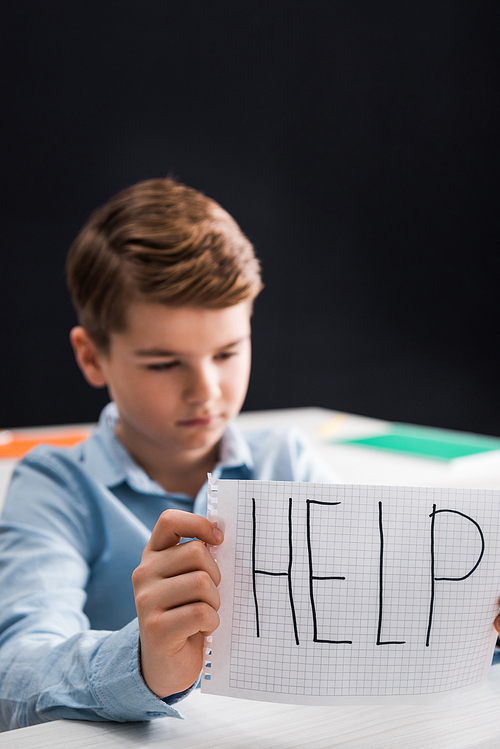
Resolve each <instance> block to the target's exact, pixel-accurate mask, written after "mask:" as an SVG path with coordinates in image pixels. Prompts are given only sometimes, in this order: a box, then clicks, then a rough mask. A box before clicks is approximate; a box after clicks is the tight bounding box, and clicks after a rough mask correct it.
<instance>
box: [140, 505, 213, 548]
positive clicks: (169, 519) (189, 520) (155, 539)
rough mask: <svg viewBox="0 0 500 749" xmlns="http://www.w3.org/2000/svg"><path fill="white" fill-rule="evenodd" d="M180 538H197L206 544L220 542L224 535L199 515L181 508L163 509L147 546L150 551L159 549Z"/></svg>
mask: <svg viewBox="0 0 500 749" xmlns="http://www.w3.org/2000/svg"><path fill="white" fill-rule="evenodd" d="M181 538H199V539H200V541H204V542H205V543H207V544H220V543H221V542H222V540H223V538H224V536H223V534H222V532H221V531H220V530H219V529H218V528H216V527H215V526H214V525H212V523H211V522H210V521H209V520H207V519H206V518H204V517H202V516H201V515H194V514H193V513H191V512H183V511H182V510H165V512H162V514H161V515H160V517H159V518H158V521H157V523H156V525H155V527H154V528H153V533H152V534H151V538H150V539H149V542H148V545H147V546H148V547H149V548H150V549H151V550H152V551H160V550H161V549H168V548H169V547H171V546H175V544H178V543H179V541H180V540H181Z"/></svg>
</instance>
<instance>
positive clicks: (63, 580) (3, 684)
mask: <svg viewBox="0 0 500 749" xmlns="http://www.w3.org/2000/svg"><path fill="white" fill-rule="evenodd" d="M2 516H3V517H2V522H1V524H0V590H1V591H2V605H1V607H0V729H3V730H5V729H12V728H19V727H23V726H28V725H32V724H34V723H41V722H45V721H49V720H55V719H60V718H75V719H80V720H95V721H101V720H113V721H137V720H149V719H150V718H155V717H159V716H167V715H168V716H172V717H177V718H179V717H182V716H181V715H180V713H179V712H178V711H177V710H176V709H175V708H174V707H172V706H171V704H167V703H168V702H169V700H166V701H163V700H160V699H159V698H158V697H156V695H155V694H153V692H151V691H150V690H149V688H148V687H147V685H146V683H145V682H144V680H143V679H142V676H141V674H140V669H139V652H138V651H139V630H138V623H137V619H134V620H133V621H131V622H130V623H129V624H127V625H126V626H124V627H123V628H122V629H120V630H117V631H114V632H110V631H95V630H91V629H90V624H89V620H88V618H87V617H86V616H85V614H84V605H85V598H86V595H85V586H86V583H87V581H88V579H89V575H90V574H91V569H92V567H91V565H92V559H93V558H94V557H95V555H96V554H98V553H99V544H100V540H99V533H100V528H99V516H98V513H93V512H92V507H91V506H89V504H88V502H86V501H85V499H84V498H83V497H81V496H80V489H79V488H78V487H77V483H76V482H74V483H72V482H71V476H70V475H64V471H61V472H58V471H56V470H54V469H53V468H49V467H48V464H47V463H45V464H44V463H43V461H41V460H39V461H37V460H35V459H28V460H26V461H24V462H23V463H21V464H20V465H19V466H18V468H17V469H16V471H15V474H14V476H13V480H12V483H11V486H10V489H9V491H8V494H7V497H6V501H5V505H4V510H3V513H2ZM182 696H184V693H183V694H182V695H175V696H174V697H173V698H172V700H171V702H172V703H173V702H176V701H177V700H178V699H180V697H182Z"/></svg>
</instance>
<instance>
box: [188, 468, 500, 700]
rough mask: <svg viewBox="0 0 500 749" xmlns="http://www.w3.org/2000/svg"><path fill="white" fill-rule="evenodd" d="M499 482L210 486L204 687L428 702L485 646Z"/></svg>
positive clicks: (497, 589) (494, 596)
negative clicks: (213, 623) (214, 625)
mask: <svg viewBox="0 0 500 749" xmlns="http://www.w3.org/2000/svg"><path fill="white" fill-rule="evenodd" d="M499 515H500V492H496V491H489V490H474V489H441V488H439V489H431V488H412V487H394V486H386V487H384V486H366V485H362V486H351V485H342V484H309V483H292V482H283V481H279V482H275V481H231V480H226V481H219V482H215V483H210V485H209V518H210V519H211V520H212V521H217V523H218V525H219V527H220V528H221V529H222V530H223V531H224V534H225V540H224V543H223V544H222V545H221V546H220V547H212V553H213V554H214V556H215V558H216V559H217V562H218V564H219V566H220V569H221V573H222V582H221V585H220V594H221V608H220V611H219V614H220V619H221V624H220V626H219V628H218V629H217V630H216V631H215V632H214V634H213V635H212V637H211V638H207V641H206V650H205V666H204V673H203V675H202V691H204V692H209V693H212V694H221V695H228V696H233V697H243V698H247V699H257V700H268V701H276V702H290V703H296V704H316V705H328V704H339V703H340V704H341V703H345V704H354V703H359V702H374V701H376V702H381V703H384V702H420V701H425V700H426V699H429V698H430V699H431V700H432V701H434V700H435V699H436V697H437V696H438V695H440V694H448V693H450V692H452V691H454V690H458V691H463V690H467V689H470V688H473V687H475V686H479V685H480V684H482V683H483V682H484V680H485V679H486V675H487V673H488V670H489V665H490V663H491V658H492V654H493V649H494V643H495V632H494V629H493V626H492V625H493V620H494V618H495V616H496V614H497V612H498V605H497V601H498V598H499V596H500V543H499V540H498V536H499V528H500V522H499V521H500V517H499Z"/></svg>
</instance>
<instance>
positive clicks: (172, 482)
mask: <svg viewBox="0 0 500 749" xmlns="http://www.w3.org/2000/svg"><path fill="white" fill-rule="evenodd" d="M115 435H116V437H117V439H118V440H119V441H120V442H121V444H122V445H123V446H124V447H125V448H126V450H127V452H128V453H129V454H130V455H131V457H132V458H133V459H134V461H135V462H136V463H137V465H139V466H140V467H141V468H142V470H143V471H144V472H145V473H147V474H148V476H149V477H150V478H151V479H153V481H156V483H157V484H159V485H160V486H162V487H163V488H164V489H165V490H166V491H167V492H169V493H170V494H187V495H188V496H189V497H192V498H193V499H194V498H195V497H196V495H197V494H198V492H199V491H200V489H201V487H202V486H203V484H204V483H205V481H206V480H207V473H210V472H211V471H213V469H214V467H215V465H216V463H217V460H218V457H219V444H218V443H217V444H216V445H214V447H212V448H210V450H209V451H208V452H207V451H206V450H184V451H180V450H179V451H177V452H174V453H172V452H171V451H169V450H166V449H159V448H158V447H157V446H156V445H150V444H145V445H143V444H140V445H138V444H136V443H134V442H133V441H131V440H130V439H128V438H127V435H126V434H125V433H124V430H123V429H122V428H120V423H118V424H117V426H116V428H115Z"/></svg>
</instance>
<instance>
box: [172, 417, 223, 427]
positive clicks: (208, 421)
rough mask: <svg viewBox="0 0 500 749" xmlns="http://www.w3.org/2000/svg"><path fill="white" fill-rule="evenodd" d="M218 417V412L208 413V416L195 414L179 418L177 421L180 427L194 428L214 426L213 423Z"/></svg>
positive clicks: (218, 419)
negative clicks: (188, 417)
mask: <svg viewBox="0 0 500 749" xmlns="http://www.w3.org/2000/svg"><path fill="white" fill-rule="evenodd" d="M220 418H221V417H220V416H219V415H218V414H210V415H209V416H195V417H193V418H192V419H181V420H180V421H178V422H177V423H178V425H179V426H181V427H186V428H188V429H196V428H199V427H210V426H214V424H216V423H217V422H218V421H220Z"/></svg>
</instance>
